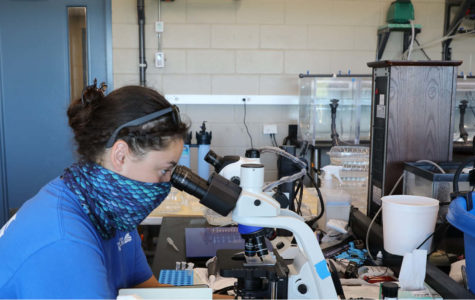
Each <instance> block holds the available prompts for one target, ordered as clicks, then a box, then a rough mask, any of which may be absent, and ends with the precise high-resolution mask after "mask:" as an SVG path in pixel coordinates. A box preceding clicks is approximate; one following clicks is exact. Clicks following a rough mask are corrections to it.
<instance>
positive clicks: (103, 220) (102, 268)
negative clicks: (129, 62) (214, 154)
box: [0, 84, 188, 298]
mask: <svg viewBox="0 0 475 300" xmlns="http://www.w3.org/2000/svg"><path fill="white" fill-rule="evenodd" d="M68 117H69V125H70V126H71V128H72V129H73V132H74V137H75V140H76V143H77V152H78V154H79V156H80V159H79V162H78V163H75V164H73V165H72V166H70V167H69V168H67V169H66V170H65V171H64V173H63V174H62V175H61V176H60V177H57V178H56V179H54V180H52V181H51V182H50V183H48V184H47V185H46V186H44V187H43V188H42V189H41V190H40V191H39V193H38V194H37V195H36V196H34V197H33V198H32V199H30V200H29V201H27V202H25V204H24V205H23V206H22V207H21V209H20V210H19V211H18V212H17V214H16V215H15V216H13V217H12V218H11V219H10V220H9V221H8V222H7V224H5V226H4V227H3V228H2V229H1V230H0V260H1V263H0V298H116V297H117V293H118V290H119V289H121V288H131V287H153V286H158V285H159V283H158V282H157V279H156V278H155V277H154V276H153V274H152V271H151V269H150V267H149V266H148V264H147V260H146V258H145V255H144V253H143V251H142V248H141V240H140V237H139V235H138V233H137V230H136V228H137V226H138V225H139V224H140V222H141V221H142V220H143V219H144V218H145V217H146V216H147V215H148V214H149V213H150V212H151V211H152V210H153V209H154V208H156V207H157V206H158V205H159V204H160V203H161V202H162V201H163V200H164V199H165V197H166V196H167V195H168V193H169V191H170V187H171V185H170V182H169V180H170V175H171V172H172V170H173V167H174V166H175V165H176V164H177V162H178V160H179V158H180V155H181V152H182V149H183V140H184V137H185V135H186V133H187V130H188V126H187V125H185V124H184V123H183V122H181V120H180V115H179V111H178V109H177V108H176V107H174V106H171V105H170V103H168V101H167V100H166V99H165V98H164V97H163V96H161V95H160V94H158V93H157V92H155V91H154V90H151V89H149V88H144V87H138V86H127V87H123V88H120V89H118V90H115V91H113V92H111V93H110V94H109V95H107V96H104V94H103V93H102V87H101V88H97V87H96V85H95V84H94V85H93V86H89V87H88V88H87V89H86V90H85V92H84V93H83V97H82V98H81V99H77V100H75V101H73V102H72V103H71V104H70V106H69V108H68Z"/></svg>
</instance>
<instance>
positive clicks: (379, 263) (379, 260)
mask: <svg viewBox="0 0 475 300" xmlns="http://www.w3.org/2000/svg"><path fill="white" fill-rule="evenodd" d="M374 264H375V265H377V266H382V265H383V253H382V252H381V251H378V254H376V260H375V262H374Z"/></svg>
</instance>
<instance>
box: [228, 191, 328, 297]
mask: <svg viewBox="0 0 475 300" xmlns="http://www.w3.org/2000/svg"><path fill="white" fill-rule="evenodd" d="M232 218H233V220H234V221H235V222H237V223H239V224H243V225H249V226H261V227H269V228H282V229H286V230H289V231H291V232H292V233H293V234H294V237H295V239H296V241H297V244H298V247H299V252H300V255H297V256H296V259H295V260H294V262H293V264H292V265H291V267H289V269H290V272H291V274H289V298H290V297H291V298H307V297H311V298H320V299H336V298H337V295H336V292H335V288H334V285H333V281H332V278H331V275H330V272H329V270H328V266H327V264H326V261H325V258H324V256H323V253H322V251H321V249H320V246H319V244H318V241H317V238H316V237H315V234H314V233H313V231H312V230H311V229H310V227H309V226H308V225H307V224H305V222H304V221H303V220H302V217H300V216H299V215H297V214H296V213H294V212H292V211H290V210H287V209H281V208H280V204H279V203H278V202H277V201H275V200H274V199H273V198H272V197H270V196H268V195H266V194H263V193H252V192H249V191H244V190H243V191H242V193H241V195H240V197H239V199H238V201H237V203H236V207H235V208H234V210H233V213H232ZM302 291H305V293H302Z"/></svg>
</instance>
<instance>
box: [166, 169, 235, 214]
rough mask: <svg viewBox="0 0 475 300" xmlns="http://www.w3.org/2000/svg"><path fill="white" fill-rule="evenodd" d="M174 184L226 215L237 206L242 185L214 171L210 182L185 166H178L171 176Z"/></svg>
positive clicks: (205, 204)
mask: <svg viewBox="0 0 475 300" xmlns="http://www.w3.org/2000/svg"><path fill="white" fill-rule="evenodd" d="M170 181H171V183H172V185H173V186H174V187H175V188H177V189H179V190H180V191H185V192H187V193H188V194H190V195H193V196H195V197H196V198H198V199H200V203H201V204H203V205H204V206H206V207H209V208H211V209H212V210H214V211H215V212H217V213H219V214H221V215H223V216H226V215H227V214H228V213H229V212H230V211H232V210H233V209H234V207H235V206H236V202H237V200H238V198H239V195H241V191H242V189H241V187H240V186H239V185H236V184H235V183H233V182H231V181H229V180H227V179H226V178H224V177H223V176H220V175H219V174H216V173H213V174H212V175H211V176H210V178H209V180H208V182H206V180H204V179H203V178H201V177H200V176H198V175H197V174H195V173H193V171H191V170H190V169H188V168H187V167H185V166H177V167H176V168H175V170H174V171H173V174H172V178H171V180H170Z"/></svg>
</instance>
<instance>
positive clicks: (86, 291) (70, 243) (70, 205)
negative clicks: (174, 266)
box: [0, 178, 152, 299]
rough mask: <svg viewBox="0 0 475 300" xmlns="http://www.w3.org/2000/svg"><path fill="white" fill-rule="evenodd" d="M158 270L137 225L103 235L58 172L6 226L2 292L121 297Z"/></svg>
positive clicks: (0, 262)
mask: <svg viewBox="0 0 475 300" xmlns="http://www.w3.org/2000/svg"><path fill="white" fill-rule="evenodd" d="M151 276H152V271H151V269H150V267H149V265H148V264H147V260H146V258H145V255H144V253H143V251H142V248H141V240H140V237H139V235H138V233H137V231H133V232H117V234H116V235H115V236H114V237H113V238H112V239H110V240H103V239H102V238H101V236H100V235H99V233H98V232H97V231H96V229H95V227H94V225H92V223H91V221H90V220H89V217H88V216H87V215H86V214H85V213H84V211H83V210H82V209H81V207H80V204H79V200H78V198H77V197H76V195H75V194H73V193H72V192H71V191H70V190H69V189H68V187H66V185H65V184H64V182H63V181H62V180H61V179H60V178H56V179H54V180H53V181H51V182H50V183H48V184H47V185H46V186H45V187H43V188H42V189H41V191H40V192H39V193H38V194H37V195H36V196H34V197H33V198H32V199H30V200H28V201H27V202H25V204H24V205H23V206H22V207H21V209H20V210H19V211H18V212H17V214H16V215H15V216H13V217H12V218H11V219H10V220H9V221H8V222H7V223H6V224H5V225H4V227H3V228H2V229H0V298H109V299H110V298H116V297H117V293H118V290H119V289H120V288H131V287H133V286H135V285H137V284H139V283H142V282H144V281H146V280H147V279H149V278H150V277H151Z"/></svg>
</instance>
